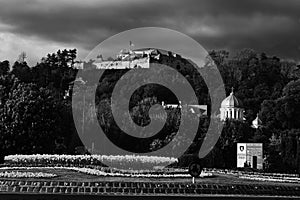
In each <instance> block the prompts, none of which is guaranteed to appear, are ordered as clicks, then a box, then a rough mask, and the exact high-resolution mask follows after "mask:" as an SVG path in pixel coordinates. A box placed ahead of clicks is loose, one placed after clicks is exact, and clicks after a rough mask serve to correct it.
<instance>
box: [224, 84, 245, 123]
mask: <svg viewBox="0 0 300 200" xmlns="http://www.w3.org/2000/svg"><path fill="white" fill-rule="evenodd" d="M220 119H221V121H225V120H226V119H233V120H243V119H244V109H243V108H242V103H241V102H240V101H239V100H238V99H237V98H236V97H235V96H234V94H233V88H232V91H231V93H230V95H229V96H228V97H226V98H225V99H224V100H223V101H222V103H221V108H220Z"/></svg>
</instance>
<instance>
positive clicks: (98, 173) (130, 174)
mask: <svg viewBox="0 0 300 200" xmlns="http://www.w3.org/2000/svg"><path fill="white" fill-rule="evenodd" d="M0 169H2V170H8V169H9V170H32V169H66V170H73V171H76V172H80V173H85V174H89V175H95V176H104V177H132V178H190V177H191V176H190V175H189V174H188V172H187V171H186V170H184V171H181V173H180V172H179V171H176V173H173V172H171V171H169V173H161V174H158V173H154V172H153V171H152V172H150V171H149V172H148V173H146V171H144V172H141V171H137V170H127V171H126V172H125V171H123V170H119V171H102V170H99V169H93V168H87V167H84V168H80V167H1V168H0ZM124 172H125V173H124ZM211 176H213V174H212V173H211V172H205V171H203V172H202V173H201V175H200V177H211Z"/></svg>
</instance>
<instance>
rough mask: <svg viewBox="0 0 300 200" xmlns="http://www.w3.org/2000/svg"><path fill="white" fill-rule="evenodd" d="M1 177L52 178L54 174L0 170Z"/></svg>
mask: <svg viewBox="0 0 300 200" xmlns="http://www.w3.org/2000/svg"><path fill="white" fill-rule="evenodd" d="M0 177H1V178H53V177H57V175H56V174H50V173H43V172H19V171H4V172H0Z"/></svg>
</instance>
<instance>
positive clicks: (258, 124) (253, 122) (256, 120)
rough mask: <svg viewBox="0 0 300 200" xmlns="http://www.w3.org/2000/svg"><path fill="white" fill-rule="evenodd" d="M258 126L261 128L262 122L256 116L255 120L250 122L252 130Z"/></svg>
mask: <svg viewBox="0 0 300 200" xmlns="http://www.w3.org/2000/svg"><path fill="white" fill-rule="evenodd" d="M260 126H262V121H261V120H260V119H259V117H258V114H257V116H256V118H255V119H254V120H253V121H252V126H251V127H252V128H256V129H257V128H259V127H260Z"/></svg>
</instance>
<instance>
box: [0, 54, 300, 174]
mask: <svg viewBox="0 0 300 200" xmlns="http://www.w3.org/2000/svg"><path fill="white" fill-rule="evenodd" d="M76 53H77V52H76V50H75V49H73V50H62V51H61V50H60V51H58V52H56V53H52V54H48V55H47V56H46V57H45V58H43V59H42V60H41V62H40V63H37V64H36V65H35V66H32V67H30V66H28V65H27V63H26V62H25V61H22V62H21V61H19V62H15V63H14V64H13V65H12V66H11V68H10V64H9V62H8V61H2V62H0V95H1V96H0V119H1V120H0V147H1V148H2V149H1V154H5V155H7V154H15V153H28V154H30V153H75V152H76V150H75V149H76V148H75V147H76V146H81V145H82V143H81V141H80V139H79V137H78V134H80V133H78V132H77V131H79V132H82V133H84V132H86V131H90V130H93V129H94V128H95V126H96V125H97V123H98V121H99V123H100V125H101V126H102V127H103V129H104V130H106V131H107V132H108V133H109V134H110V135H111V137H112V138H114V139H115V140H116V141H122V142H123V140H124V138H123V136H122V134H120V132H119V130H118V129H117V125H116V124H115V122H114V120H113V117H112V114H111V110H110V98H111V92H112V91H113V89H114V86H115V84H116V82H117V81H118V80H119V78H120V77H121V76H122V75H123V74H124V73H126V72H127V70H107V71H105V73H104V76H103V77H102V78H101V80H99V84H98V86H97V90H96V91H97V92H96V94H97V95H96V97H95V96H88V95H86V96H85V102H83V101H78V105H75V107H76V108H75V109H77V110H78V112H81V113H83V117H84V118H83V120H81V121H80V122H79V123H85V124H84V126H82V129H81V130H76V129H75V126H74V122H73V118H72V106H71V94H72V86H73V82H74V80H75V77H76V74H77V69H75V67H74V66H75V63H76V62H77V61H76ZM210 56H211V59H212V60H213V61H214V62H215V64H216V65H217V67H218V69H219V71H220V73H221V75H222V78H223V80H224V83H225V89H226V92H227V94H229V92H230V91H231V88H232V87H234V90H235V95H236V96H237V97H238V98H239V99H240V100H241V101H242V103H243V107H244V108H245V121H244V122H240V121H234V120H227V121H226V122H225V124H224V128H223V131H222V135H221V137H220V139H219V141H218V143H217V144H216V146H215V147H214V149H213V150H212V151H211V152H210V154H209V155H208V156H207V157H206V158H205V163H206V165H207V166H208V167H227V168H233V167H235V166H236V163H235V162H236V160H235V156H233V155H235V153H236V143H237V142H262V143H263V144H264V155H265V157H266V160H265V161H266V167H267V169H268V170H272V171H280V169H282V167H280V164H284V165H286V169H289V170H290V171H291V172H295V170H298V168H299V162H300V158H299V156H298V155H299V154H300V147H299V134H300V131H299V130H300V69H299V65H297V64H296V63H294V62H292V61H284V60H280V59H279V58H278V57H276V56H268V55H266V54H265V53H257V52H255V51H254V50H252V49H243V50H241V51H240V52H238V53H237V54H236V55H230V53H229V52H228V51H225V50H218V51H216V50H214V51H211V52H210ZM153 62H156V61H153ZM184 62H185V63H186V64H185V65H182V66H180V65H178V64H174V65H172V66H171V67H173V68H174V69H176V70H177V71H179V72H180V73H181V74H182V75H183V76H184V77H185V78H186V79H187V80H188V81H189V82H190V83H191V85H192V87H193V89H194V90H195V92H196V95H197V97H198V103H199V104H207V105H208V107H209V109H210V96H209V94H208V89H207V86H206V84H205V82H204V80H203V78H202V77H201V75H199V74H198V73H197V72H196V71H195V69H194V68H193V67H192V65H191V64H189V62H187V61H184ZM94 70H97V69H96V68H95V66H94V65H93V61H92V60H91V61H90V62H85V63H84V77H85V78H84V79H86V80H85V81H86V82H85V83H86V85H85V88H84V89H82V91H84V92H86V91H88V90H89V89H91V88H93V85H91V84H90V83H89V82H88V79H89V78H88V77H91V76H93V74H94V73H95V71H94ZM207 70H211V69H209V67H207ZM161 76H162V77H163V78H164V79H166V80H170V81H176V79H174V77H172V76H169V75H168V74H164V73H161ZM126 89H129V88H124V89H123V90H124V91H123V92H126ZM78 95H79V96H80V93H79V94H78ZM172 95H173V94H172V93H170V91H169V90H167V89H166V88H163V87H160V86H157V85H155V84H152V85H151V84H150V85H146V86H145V87H142V88H140V89H139V90H136V92H135V93H134V94H133V96H132V97H131V101H130V105H129V110H130V115H131V117H132V119H133V121H134V122H135V123H137V124H139V125H141V126H144V125H147V124H148V123H150V117H149V108H150V107H151V106H152V105H155V104H156V103H161V101H165V102H168V103H175V104H176V103H178V100H177V99H176V98H174V96H172ZM94 100H95V101H96V105H97V108H96V111H95V110H93V109H92V108H91V107H90V104H88V103H87V102H89V101H94ZM143 103H144V104H143ZM194 103H197V102H194ZM217 114H218V113H210V110H209V112H208V115H209V116H208V117H201V118H200V128H199V129H198V132H197V136H196V138H194V141H193V144H192V145H191V146H190V148H189V149H188V150H187V151H186V154H196V153H197V151H198V150H199V148H200V146H201V143H202V141H203V138H204V137H205V134H206V131H207V127H208V124H209V120H210V119H209V117H210V115H217ZM257 114H258V116H259V118H260V120H261V121H262V125H261V126H260V127H259V128H258V129H254V128H252V127H251V122H252V120H253V119H255V118H256V116H257ZM167 116H168V118H167V124H166V126H165V127H164V129H163V132H168V134H165V135H164V134H163V135H161V136H160V137H158V138H155V139H154V140H149V141H146V142H145V143H143V144H140V146H142V147H143V148H149V149H150V150H155V149H157V148H160V147H161V146H163V145H165V144H167V143H168V142H169V141H170V140H172V139H173V137H174V135H175V134H176V131H177V129H178V125H179V122H180V119H181V118H180V115H179V114H178V110H176V109H175V110H172V109H171V110H168V111H167ZM160 117H161V116H160ZM189 117H191V119H192V118H193V117H195V116H194V115H191V116H189ZM157 120H161V119H159V117H158V119H157ZM184 123H188V122H184ZM142 134H143V133H141V135H142ZM91 142H92V138H91ZM178 142H179V143H180V142H184V138H182V140H180V141H178ZM186 142H189V141H186ZM128 145H129V146H128V147H127V148H131V147H130V143H128ZM134 148H136V149H139V148H140V147H139V145H136V146H135V147H134Z"/></svg>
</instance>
